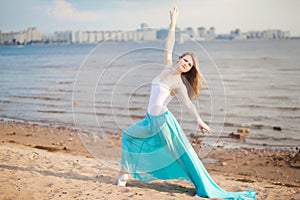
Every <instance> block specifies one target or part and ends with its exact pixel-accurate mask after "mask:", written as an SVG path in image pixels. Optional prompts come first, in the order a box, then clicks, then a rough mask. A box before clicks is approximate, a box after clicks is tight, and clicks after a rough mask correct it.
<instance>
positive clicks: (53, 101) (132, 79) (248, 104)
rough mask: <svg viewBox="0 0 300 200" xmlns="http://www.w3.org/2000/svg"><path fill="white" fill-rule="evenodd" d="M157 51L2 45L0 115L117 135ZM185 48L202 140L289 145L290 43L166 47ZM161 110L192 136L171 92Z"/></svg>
mask: <svg viewBox="0 0 300 200" xmlns="http://www.w3.org/2000/svg"><path fill="white" fill-rule="evenodd" d="M163 48H164V43H163V42H139V43H135V42H103V43H101V44H98V45H41V46H2V47H0V94H1V96H0V117H1V118H4V119H12V120H28V121H32V122H39V123H44V124H56V125H62V126H67V127H71V128H78V129H82V130H87V131H89V132H93V134H105V133H107V132H112V133H120V132H121V131H122V130H123V129H125V128H126V127H127V126H129V125H131V124H132V123H134V122H136V121H138V120H140V119H142V118H143V117H144V115H145V113H146V108H147V103H148V98H149V92H150V84H151V80H152V79H153V78H154V77H155V76H156V75H157V74H158V73H160V71H161V70H162V68H163V66H162V62H163ZM189 50H191V51H193V52H195V54H196V55H197V57H198V59H199V63H200V70H201V72H202V73H203V75H204V77H205V79H206V83H207V86H206V88H204V90H203V91H202V92H201V96H200V97H199V98H198V100H196V101H194V104H195V105H196V107H197V109H198V110H199V113H200V115H201V117H202V118H203V119H204V120H205V121H206V122H207V123H209V124H210V126H211V127H212V128H213V129H214V131H215V133H214V135H212V136H205V137H204V138H203V139H204V141H206V142H207V143H214V144H217V143H218V144H219V143H222V144H223V145H225V146H233V147H234V146H242V145H246V146H254V147H265V146H269V147H270V146H275V147H296V146H299V142H300V134H299V128H300V123H299V122H300V96H299V94H300V79H299V78H300V64H299V63H300V57H299V55H300V41H299V40H263V41H244V40H242V41H210V42H200V43H197V42H186V43H183V44H176V46H175V49H174V62H176V59H177V56H178V55H179V54H180V53H182V52H185V51H189ZM169 109H170V110H171V112H173V113H174V115H175V116H176V117H177V119H178V121H179V122H180V124H181V125H182V127H183V129H184V131H185V132H186V134H190V133H199V130H198V127H197V125H196V124H195V121H194V120H193V119H192V118H191V116H189V114H188V113H187V112H186V110H185V109H184V106H182V105H181V104H180V101H179V100H178V99H177V98H174V99H173V100H172V102H171V103H170V105H169ZM240 127H245V128H250V129H251V133H250V134H249V138H247V139H246V140H245V141H237V140H234V139H228V138H227V135H228V134H229V133H231V132H233V131H236V130H237V128H240ZM274 127H280V128H281V129H282V130H281V131H277V130H274Z"/></svg>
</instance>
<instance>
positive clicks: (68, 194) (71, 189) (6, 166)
mask: <svg viewBox="0 0 300 200" xmlns="http://www.w3.org/2000/svg"><path fill="white" fill-rule="evenodd" d="M0 135H1V145H0V173H1V176H0V184H1V187H0V194H1V197H0V199H202V198H199V197H194V194H195V190H194V187H193V185H192V184H190V183H188V182H186V181H179V180H173V181H153V182H149V183H145V182H140V181H137V180H130V181H129V182H128V184H127V187H119V186H117V185H116V182H117V179H118V176H119V172H118V171H117V170H113V169H111V168H109V167H107V166H105V165H104V164H102V163H101V162H100V161H98V160H96V159H95V158H94V157H93V156H92V155H91V154H89V153H88V151H87V150H86V149H85V147H84V146H83V144H82V142H81V140H80V139H79V137H78V135H77V133H76V131H73V130H68V129H66V128H64V127H54V126H40V125H38V124H29V123H20V122H3V121H2V122H0ZM112 139H113V140H115V144H116V145H120V137H112ZM111 150H113V149H111ZM297 152H298V151H297V150H296V149H294V150H293V151H287V150H286V151H282V150H268V149H264V150H256V149H230V150H229V149H224V148H222V147H215V148H214V149H213V150H212V151H211V152H210V153H209V154H208V155H207V156H206V157H205V159H213V160H216V162H215V163H207V164H205V166H206V168H207V170H208V171H209V173H210V174H211V176H212V178H213V179H214V180H215V181H216V182H217V183H218V184H219V185H220V186H221V187H223V188H224V189H226V190H230V191H241V190H248V189H253V190H255V191H256V192H257V199H270V200H271V199H272V200H273V199H300V158H299V154H297Z"/></svg>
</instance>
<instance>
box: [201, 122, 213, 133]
mask: <svg viewBox="0 0 300 200" xmlns="http://www.w3.org/2000/svg"><path fill="white" fill-rule="evenodd" d="M198 126H199V128H200V130H201V132H202V134H204V131H207V132H208V133H209V134H212V133H213V131H212V130H211V129H210V128H209V126H208V125H207V124H206V123H204V122H203V121H202V122H200V123H198Z"/></svg>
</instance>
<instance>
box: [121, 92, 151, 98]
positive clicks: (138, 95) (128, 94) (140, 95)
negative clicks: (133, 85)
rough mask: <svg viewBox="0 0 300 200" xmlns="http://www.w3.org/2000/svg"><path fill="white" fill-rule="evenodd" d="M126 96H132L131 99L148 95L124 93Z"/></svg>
mask: <svg viewBox="0 0 300 200" xmlns="http://www.w3.org/2000/svg"><path fill="white" fill-rule="evenodd" d="M124 94H125V95H126V96H133V97H147V96H149V94H141V93H124Z"/></svg>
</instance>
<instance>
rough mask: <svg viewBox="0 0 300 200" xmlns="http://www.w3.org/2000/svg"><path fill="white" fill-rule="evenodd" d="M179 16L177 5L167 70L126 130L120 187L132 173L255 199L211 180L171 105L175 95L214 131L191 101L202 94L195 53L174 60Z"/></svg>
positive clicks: (205, 192)
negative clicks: (142, 114)
mask: <svg viewBox="0 0 300 200" xmlns="http://www.w3.org/2000/svg"><path fill="white" fill-rule="evenodd" d="M177 17H178V9H177V7H174V9H173V11H171V12H170V19H171V24H170V29H169V33H168V37H167V39H166V45H165V54H164V66H165V69H164V70H163V71H162V72H161V73H160V74H159V75H158V76H157V77H155V78H154V79H153V81H152V85H151V93H150V100H149V104H148V108H147V113H146V116H145V118H144V119H143V120H141V121H139V122H137V123H135V124H134V125H132V126H130V127H128V128H127V129H126V130H124V131H123V133H122V155H121V165H122V167H123V170H122V173H124V174H123V175H122V176H121V177H120V178H119V180H118V185H120V186H125V185H126V182H127V180H128V174H126V173H125V171H127V172H128V173H129V174H130V175H131V176H132V177H133V178H135V179H139V180H141V181H151V180H157V179H161V180H169V179H183V180H187V181H189V182H192V183H193V184H194V185H195V188H196V195H197V196H200V197H208V198H224V199H256V194H255V192H254V191H252V190H249V191H245V192H227V191H225V190H223V189H222V188H220V187H219V186H218V185H217V184H216V183H215V182H214V181H213V180H212V179H211V177H210V175H209V174H208V172H207V171H206V169H205V168H204V166H203V164H202V162H201V161H200V159H199V157H198V156H197V154H196V152H195V151H194V149H193V147H192V146H191V144H190V143H189V141H188V139H187V137H186V135H185V134H184V132H183V130H182V129H181V127H180V125H179V123H178V122H177V120H176V119H175V117H174V116H173V115H172V113H171V112H170V111H169V110H168V108H167V105H168V103H169V102H170V101H171V99H172V98H173V96H174V95H176V96H177V97H178V99H179V100H180V101H181V102H182V103H183V104H184V105H185V107H186V109H187V110H188V111H189V113H190V115H191V116H192V117H193V118H194V119H195V120H196V122H197V124H198V126H199V128H200V130H201V132H202V133H204V131H207V132H208V133H209V134H211V133H212V130H211V129H210V127H209V126H208V125H207V124H206V123H205V122H203V120H202V119H201V118H200V116H199V114H198V112H197V109H196V108H195V106H194V104H193V103H192V102H191V99H194V98H196V97H197V96H198V95H199V89H198V85H199V84H201V83H202V82H203V78H202V76H201V74H200V71H199V69H198V63H197V60H196V58H195V56H194V54H193V53H191V52H187V53H184V54H182V55H181V56H179V58H178V61H177V63H176V64H175V65H173V62H172V50H173V47H174V43H175V26H176V22H177Z"/></svg>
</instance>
